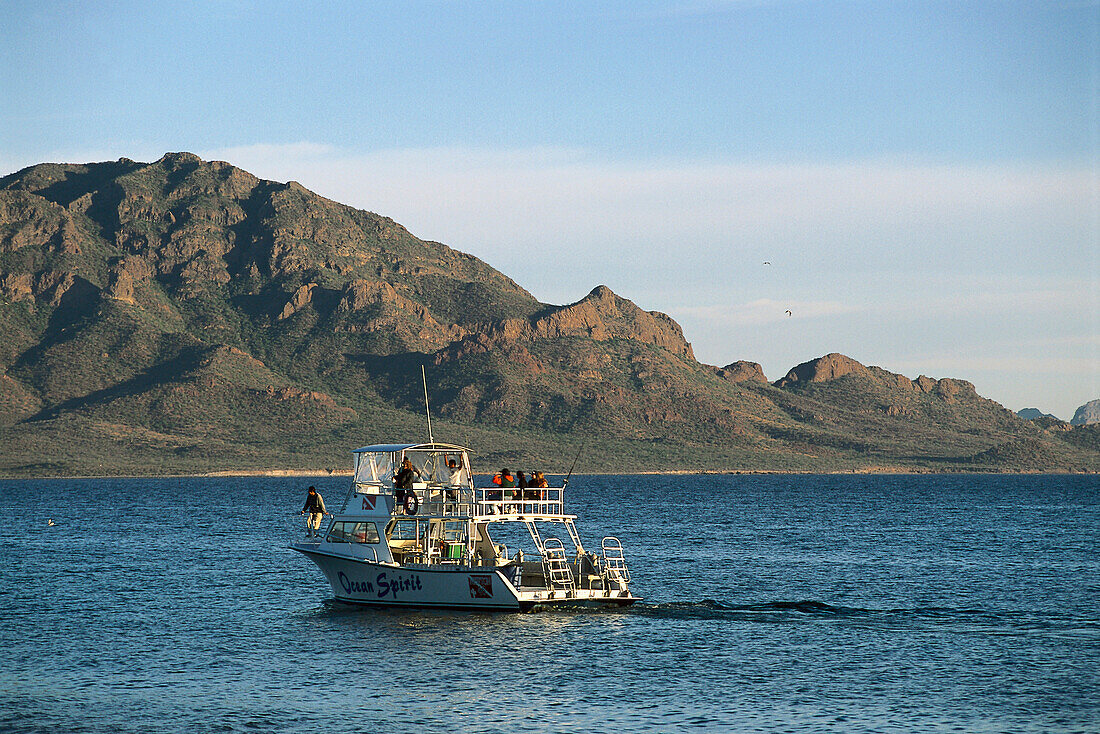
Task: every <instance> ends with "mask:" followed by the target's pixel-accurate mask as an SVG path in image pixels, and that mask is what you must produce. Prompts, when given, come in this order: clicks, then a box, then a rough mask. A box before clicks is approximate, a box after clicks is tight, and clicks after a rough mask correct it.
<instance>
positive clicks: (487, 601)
mask: <svg viewBox="0 0 1100 734" xmlns="http://www.w3.org/2000/svg"><path fill="white" fill-rule="evenodd" d="M291 547H292V548H294V550H296V551H299V552H300V553H303V554H305V555H306V556H307V557H308V558H309V559H310V560H311V561H313V562H314V563H315V564H317V567H318V568H320V569H321V573H323V574H324V575H325V578H327V579H328V582H329V585H330V586H331V587H332V593H333V596H334V597H335V598H336V600H337V601H341V602H344V603H347V604H357V605H363V606H382V607H440V608H447V609H493V610H500V611H520V610H521V609H522V605H521V604H520V601H519V595H518V593H517V592H516V590H515V588H514V587H512V586H511V584H509V583H508V582H507V581H506V580H505V579H504V577H503V576H502V575H501V574H500V573H498V572H497V571H496V570H494V569H485V568H470V569H465V568H459V567H453V568H431V567H422V566H396V565H393V564H387V563H377V562H375V561H365V560H360V559H357V558H348V557H346V556H340V555H336V554H332V553H326V552H324V551H321V550H319V549H314V548H310V547H309V546H307V545H305V544H302V545H294V546H291Z"/></svg>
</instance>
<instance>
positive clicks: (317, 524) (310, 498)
mask: <svg viewBox="0 0 1100 734" xmlns="http://www.w3.org/2000/svg"><path fill="white" fill-rule="evenodd" d="M306 513H309V514H308V515H306ZM300 514H302V515H306V535H307V536H308V537H310V538H312V537H314V536H316V535H317V534H318V533H317V531H318V530H320V529H321V518H322V517H324V516H325V515H327V514H328V513H327V512H325V501H324V499H322V498H321V493H320V492H318V491H317V488H316V487H314V486H310V488H309V492H308V493H307V494H306V504H305V506H304V507H302V512H301V513H300Z"/></svg>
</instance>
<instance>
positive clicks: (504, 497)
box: [291, 442, 637, 610]
mask: <svg viewBox="0 0 1100 734" xmlns="http://www.w3.org/2000/svg"><path fill="white" fill-rule="evenodd" d="M352 453H353V455H354V457H355V471H354V474H353V476H352V481H351V486H350V487H349V489H348V493H347V495H346V496H345V498H344V502H343V505H342V507H341V508H340V511H339V512H338V513H337V514H336V515H335V516H334V517H333V519H332V522H331V523H330V525H329V527H328V529H327V531H326V533H325V534H324V536H323V538H322V539H321V540H319V541H315V542H298V543H295V544H293V545H292V546H291V547H292V548H294V549H295V550H297V551H300V552H301V553H303V554H305V555H306V556H307V557H309V558H310V559H311V560H312V561H313V562H314V563H316V564H317V566H318V567H319V568H320V569H321V571H322V572H323V573H324V574H325V576H326V578H327V579H328V581H329V584H330V586H331V587H332V590H333V593H334V595H335V597H336V599H338V600H339V601H343V602H347V603H352V604H363V605H391V606H392V605H396V606H425V607H462V608H479V609H502V610H524V609H531V608H534V607H539V606H546V605H577V604H583V605H608V604H610V605H619V606H622V605H626V604H631V603H633V602H634V601H636V600H637V598H636V597H634V596H633V595H632V594H631V593H630V590H629V581H630V572H629V570H628V568H627V565H626V561H625V558H624V556H623V551H622V546H621V544H620V543H619V541H618V540H617V539H616V538H614V537H607V538H604V539H603V541H602V542H601V553H599V554H597V553H591V552H588V551H586V550H585V549H584V546H583V544H582V542H581V537H580V534H579V533H578V531H577V527H576V523H575V521H576V519H577V518H576V516H575V515H571V514H567V513H566V512H565V487H564V486H560V487H550V486H542V487H513V486H506V485H507V484H508V482H504V483H503V484H504V485H505V486H501V485H497V484H490V485H489V486H481V487H479V486H475V484H474V481H473V473H472V471H471V468H470V460H469V452H468V450H467V449H465V448H464V447H462V446H456V445H452V444H444V443H435V442H431V443H419V444H416V443H402V444H396V443H395V444H374V445H371V446H363V447H361V448H358V449H355V450H354V451H353V452H352ZM517 530H518V531H519V532H517ZM494 535H498V536H499V537H494ZM558 535H562V536H563V537H565V538H567V539H568V542H569V544H570V546H571V550H567V548H566V544H565V543H563V542H562V540H561V539H560V538H559V537H558ZM505 536H507V537H506V538H505ZM501 539H505V540H506V542H504V543H502V542H499V541H500V540H501ZM508 543H512V544H513V547H512V549H509V547H508Z"/></svg>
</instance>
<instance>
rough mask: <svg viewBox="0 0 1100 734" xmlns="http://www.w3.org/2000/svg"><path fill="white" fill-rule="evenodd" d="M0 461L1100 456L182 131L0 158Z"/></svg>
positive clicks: (226, 465)
mask: <svg viewBox="0 0 1100 734" xmlns="http://www.w3.org/2000/svg"><path fill="white" fill-rule="evenodd" d="M0 331H2V333H3V334H4V335H5V339H4V340H3V341H2V342H0V444H2V445H3V447H4V448H3V450H2V452H0V473H3V474H7V475H37V474H73V473H84V474H89V473H90V474H119V473H137V474H149V473H161V472H199V471H212V470H256V469H266V468H281V469H323V468H341V467H344V466H345V465H346V463H347V455H348V453H347V452H348V451H349V449H350V448H352V447H354V446H359V445H363V444H365V443H371V442H375V441H397V440H418V439H423V438H425V437H426V436H425V434H426V430H425V428H424V424H425V421H424V416H423V388H422V386H421V384H420V367H421V366H422V365H423V366H425V367H426V371H427V377H428V381H429V391H430V399H431V402H432V404H431V409H432V413H433V419H434V420H433V423H434V428H435V435H436V437H437V438H438V439H441V440H449V441H454V442H458V443H464V444H468V445H470V446H471V447H472V448H473V449H474V450H475V452H476V453H477V455H478V457H479V459H480V460H481V461H482V462H483V463H482V464H481V465H479V466H478V467H476V468H477V469H479V470H483V471H488V470H489V469H491V468H493V467H496V466H497V465H498V464H501V463H502V462H506V463H508V464H512V465H519V466H527V467H537V468H543V469H548V470H559V471H560V470H564V469H566V468H568V465H569V464H570V463H571V461H572V457H573V456H574V455H575V454H576V453H577V451H578V449H582V450H581V452H580V454H581V459H580V462H579V463H578V466H577V470H578V471H618V472H627V471H640V470H673V469H676V470H783V471H787V470H795V471H834V470H836V471H882V470H907V471H909V470H912V471H923V470H936V471H964V470H976V471H999V470H1010V471H1019V470H1024V471H1040V470H1041V471H1081V470H1088V471H1095V470H1096V469H1097V467H1098V466H1100V454H1098V453H1097V448H1096V446H1095V442H1094V441H1093V440H1092V438H1091V437H1088V436H1083V434H1082V435H1080V436H1077V435H1075V434H1076V432H1077V430H1078V429H1073V430H1072V431H1060V430H1053V429H1050V428H1049V427H1045V426H1039V425H1035V424H1033V423H1031V422H1028V421H1025V420H1022V419H1021V418H1019V417H1017V416H1016V415H1014V414H1013V413H1011V412H1010V411H1008V410H1006V409H1004V408H1003V407H1001V406H1000V405H998V404H996V403H994V402H993V401H990V400H988V399H985V398H982V397H981V396H979V395H978V394H977V393H976V392H975V390H974V387H973V386H972V385H970V384H969V383H967V382H964V381H961V380H952V379H941V380H934V379H931V378H928V377H923V376H922V377H918V378H916V379H909V378H907V377H903V376H901V375H897V374H894V373H891V372H888V371H886V370H884V369H881V368H878V367H866V366H864V365H862V364H860V363H859V362H857V361H855V360H853V359H851V358H848V357H845V356H843V355H838V354H830V355H826V356H824V357H821V358H819V359H815V360H812V361H810V362H806V363H804V364H802V365H799V366H797V367H795V368H794V369H792V370H791V371H790V372H789V373H788V374H787V375H786V376H785V377H784V378H782V379H780V380H778V381H776V382H775V383H774V384H769V383H768V381H767V380H766V378H765V377H764V375H763V372H762V371H761V369H760V365H759V364H757V363H754V362H750V361H745V360H739V361H735V362H732V363H730V364H728V365H726V366H724V367H715V366H710V365H705V364H701V363H699V362H698V361H697V360H696V359H695V357H694V354H693V351H692V348H691V345H690V344H689V343H688V342H687V341H686V340H685V338H684V335H683V332H682V330H681V328H680V326H679V325H678V324H676V322H675V321H673V320H672V319H671V318H669V317H668V316H666V315H664V314H661V313H657V312H652V311H646V310H644V309H642V308H639V307H638V306H637V305H635V304H634V303H632V302H630V301H629V300H626V299H624V298H621V297H619V296H618V295H616V294H615V293H613V292H612V291H611V290H610V289H608V288H607V287H604V286H597V287H595V288H594V289H593V290H592V292H591V293H589V294H588V295H587V296H585V297H584V298H582V299H581V300H579V301H577V302H576V303H572V304H567V305H564V306H558V305H552V304H545V303H540V302H539V301H538V300H537V299H535V298H534V297H533V296H531V294H530V293H528V292H527V291H526V290H524V289H523V288H522V287H521V286H519V285H518V284H516V283H515V282H514V281H512V280H511V279H510V278H508V277H507V276H505V275H503V274H502V273H500V272H498V271H496V270H494V269H493V268H491V267H490V266H489V265H487V264H486V263H484V262H482V261H481V260H479V259H477V258H476V257H473V256H471V255H467V254H464V253H461V252H457V251H455V250H452V249H451V248H449V247H447V246H445V245H443V244H440V243H436V242H427V241H423V240H420V239H418V238H416V237H414V236H413V235H412V234H410V233H409V232H408V231H407V230H406V229H405V228H404V227H402V226H401V225H399V224H397V223H396V222H394V221H393V220H391V219H388V218H386V217H384V216H381V215H378V214H373V213H371V212H366V211H361V210H357V209H353V208H351V207H348V206H345V205H343V204H339V203H337V202H334V201H330V200H328V199H325V198H323V197H320V196H318V195H316V194H313V193H311V192H309V191H308V190H306V189H305V188H303V187H302V186H300V185H298V184H297V183H294V182H290V183H286V184H284V183H276V182H273V181H265V180H262V179H259V178H256V177H255V176H252V175H251V174H249V173H247V172H245V171H242V170H240V169H238V168H235V167H233V166H231V165H229V164H228V163H224V162H216V161H215V162H208V161H202V160H200V159H199V158H197V157H196V156H194V155H191V154H187V153H172V154H168V155H165V156H164V157H163V158H161V159H160V160H159V161H156V162H154V163H138V162H134V161H130V160H127V159H121V160H119V161H115V162H108V163H93V164H42V165H37V166H32V167H30V168H27V169H24V170H22V171H19V172H18V173H15V174H12V175H9V176H6V177H4V178H2V179H0Z"/></svg>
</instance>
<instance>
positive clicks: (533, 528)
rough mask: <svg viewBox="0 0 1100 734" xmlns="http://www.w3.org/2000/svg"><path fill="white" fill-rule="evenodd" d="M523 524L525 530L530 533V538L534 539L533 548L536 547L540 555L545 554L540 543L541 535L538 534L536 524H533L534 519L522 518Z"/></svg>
mask: <svg viewBox="0 0 1100 734" xmlns="http://www.w3.org/2000/svg"><path fill="white" fill-rule="evenodd" d="M523 524H524V525H526V526H527V531H528V532H529V533H531V540H533V541H535V548H537V549H538V552H539V553H541V554H542V555H544V556H545V555H546V549H545V548H544V547H543V545H542V536H541V535H539V529H538V526H537V525H535V521H534V520H524V521H523Z"/></svg>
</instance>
